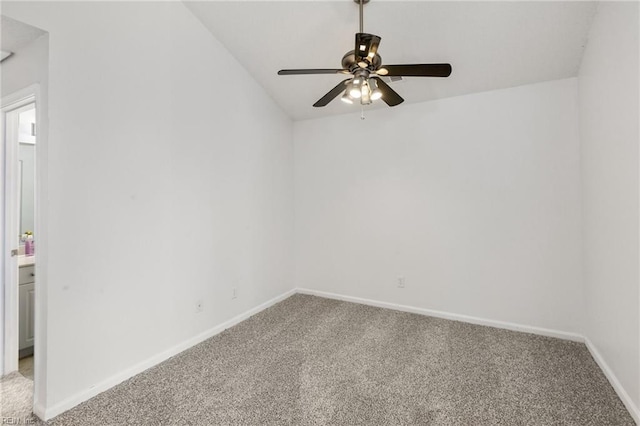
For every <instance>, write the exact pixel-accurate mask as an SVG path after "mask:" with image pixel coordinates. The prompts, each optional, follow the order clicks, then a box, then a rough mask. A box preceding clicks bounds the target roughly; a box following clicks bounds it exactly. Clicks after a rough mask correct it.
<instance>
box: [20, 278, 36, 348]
mask: <svg viewBox="0 0 640 426" xmlns="http://www.w3.org/2000/svg"><path fill="white" fill-rule="evenodd" d="M34 287H35V286H34V283H30V284H23V285H21V286H18V288H19V293H20V294H19V305H20V307H19V309H20V312H19V317H20V326H19V327H20V328H19V331H18V337H19V349H20V350H22V349H25V348H28V347H31V346H33V337H34V313H35V291H34V290H35V288H34Z"/></svg>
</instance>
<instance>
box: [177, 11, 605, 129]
mask: <svg viewBox="0 0 640 426" xmlns="http://www.w3.org/2000/svg"><path fill="white" fill-rule="evenodd" d="M185 3H186V4H187V7H188V8H189V9H190V10H191V11H192V12H193V13H194V14H195V15H196V17H198V18H199V19H200V20H201V21H202V23H203V24H204V25H205V26H206V27H207V28H208V29H209V30H210V31H211V33H212V34H213V35H214V36H215V37H216V38H217V39H218V40H220V42H222V43H223V44H224V45H225V46H226V47H227V49H228V50H229V51H230V52H231V53H232V54H233V55H234V56H235V57H236V58H237V60H238V61H239V62H240V63H241V64H242V65H243V66H244V67H245V68H246V69H247V70H248V71H249V73H250V74H251V75H252V76H253V77H254V78H255V79H256V80H257V81H258V82H259V83H260V84H261V85H262V86H263V87H264V88H265V89H266V91H267V92H268V93H269V94H270V95H271V96H272V97H273V98H274V99H275V101H276V102H277V103H278V104H279V105H280V106H281V107H282V108H283V109H284V110H285V111H286V112H287V113H288V114H289V115H290V116H291V117H293V118H294V119H306V118H314V117H320V116H324V115H331V114H341V113H347V112H354V111H359V110H360V106H359V105H346V104H344V103H342V102H340V101H339V100H338V99H336V100H334V101H333V102H332V103H330V104H329V105H328V106H327V107H325V108H313V107H312V104H313V103H314V102H315V101H316V100H318V99H319V98H320V97H321V96H323V95H324V94H325V93H326V92H327V91H329V90H330V89H331V88H333V87H334V86H335V85H336V84H337V83H338V82H339V81H341V79H343V78H344V76H342V75H309V76H308V75H303V76H278V75H277V74H276V73H277V71H278V70H279V69H282V68H339V67H340V61H341V59H342V56H343V55H344V53H346V52H347V51H348V50H351V49H353V44H354V34H355V33H356V32H357V31H358V7H357V5H356V4H355V3H354V2H353V1H352V0H340V1H293V2H292V1H284V2H272V1H260V2H245V1H240V2H238V1H233V2H226V1H214V2H196V1H185ZM595 10H596V3H594V2H501V1H495V2H493V1H492V2H456V1H451V2H432V1H425V2H421V1H406V2H405V1H382V0H371V1H370V3H368V4H367V5H365V10H364V19H365V20H364V30H365V32H369V33H373V34H376V35H379V36H381V37H382V42H381V44H380V48H379V53H380V55H381V56H382V59H383V63H385V64H401V63H431V62H449V63H451V64H452V65H453V73H452V75H451V77H449V78H420V77H413V78H412V77H409V78H406V79H404V80H403V81H401V82H396V83H392V84H391V85H392V87H393V88H394V89H395V90H396V91H397V92H398V93H400V94H401V96H402V97H404V99H405V103H412V102H422V101H427V100H432V99H439V98H445V97H451V96H458V95H464V94H469V93H474V92H482V91H488V90H495V89H501V88H508V87H513V86H518V85H522V84H528V83H534V82H540V81H547V80H553V79H560V78H567V77H572V76H576V75H577V73H578V69H579V66H580V60H581V57H582V52H583V50H584V46H585V44H586V41H587V35H588V31H589V26H590V24H591V20H592V18H593V15H594V13H595ZM203 54H206V52H203ZM221 84H224V82H223V81H222V82H221ZM403 105H404V104H401V105H400V106H398V107H396V108H402V106H403ZM367 108H388V107H387V106H386V105H385V104H384V103H383V102H382V101H377V102H376V103H374V105H373V106H369V107H367Z"/></svg>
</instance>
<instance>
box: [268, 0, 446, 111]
mask: <svg viewBox="0 0 640 426" xmlns="http://www.w3.org/2000/svg"><path fill="white" fill-rule="evenodd" d="M353 1H354V2H355V3H358V6H359V7H360V32H359V33H357V34H356V43H355V49H354V50H351V51H349V52H347V53H346V54H345V55H344V56H343V57H342V68H339V69H326V68H322V69H292V70H280V71H278V75H302V74H305V75H307V74H347V75H348V74H351V76H352V77H350V78H347V79H346V80H343V81H341V82H340V83H338V85H337V86H336V87H334V88H333V89H331V90H330V91H329V92H328V93H327V94H326V95H324V96H323V97H322V98H320V99H319V100H318V102H316V103H315V104H313V106H314V107H323V106H326V105H327V104H329V102H331V101H332V100H333V99H335V98H336V97H337V96H338V95H340V93H343V92H344V94H343V95H342V97H341V98H340V99H341V100H342V101H343V102H345V103H347V104H353V103H354V102H356V101H357V102H359V103H360V104H361V105H369V104H371V103H372V102H373V101H375V100H378V99H382V100H383V101H384V102H385V103H386V104H387V105H389V106H390V107H393V106H396V105H399V104H401V103H402V102H404V99H402V97H401V96H400V95H398V94H397V93H396V92H395V91H394V90H393V89H392V88H391V87H389V85H388V84H387V83H385V82H384V81H383V80H382V79H381V78H380V77H382V76H388V77H449V75H451V65H450V64H404V65H382V58H381V57H380V55H379V54H378V46H379V45H380V40H382V39H381V38H380V37H379V36H377V35H373V34H367V33H365V32H364V30H363V27H364V15H363V12H364V5H365V4H366V3H369V0H353Z"/></svg>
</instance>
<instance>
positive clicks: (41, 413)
mask: <svg viewBox="0 0 640 426" xmlns="http://www.w3.org/2000/svg"><path fill="white" fill-rule="evenodd" d="M295 293H299V294H308V295H312V296H319V297H325V298H328V299H336V300H342V301H345V302H352V303H359V304H363V305H369V306H375V307H379V308H387V309H393V310H396V311H402V312H409V313H414V314H420V315H427V316H432V317H437V318H443V319H448V320H453V321H461V322H467V323H471V324H478V325H485V326H489V327H496V328H503V329H507V330H513V331H520V332H524V333H532V334H538V335H541V336H548V337H555V338H559V339H564V340H571V341H574V342H584V343H585V344H586V346H587V348H588V349H589V351H590V352H591V356H593V359H594V360H595V361H596V363H597V364H598V366H599V367H600V368H601V369H602V371H603V373H604V375H605V376H606V377H607V379H608V380H609V382H610V383H611V385H612V386H613V388H614V389H615V391H616V393H617V394H618V396H619V397H620V399H621V400H622V402H623V404H624V405H625V407H626V408H627V410H629V413H630V414H631V416H632V417H633V419H634V420H635V422H636V423H637V424H639V425H640V410H639V409H638V407H637V406H636V405H635V404H634V402H633V401H632V399H631V397H629V395H628V394H627V392H626V391H625V390H624V388H623V387H622V385H621V384H620V382H619V381H618V379H617V377H616V376H615V374H613V371H612V370H611V368H609V366H608V365H607V363H606V362H605V361H604V359H603V358H602V356H601V355H600V353H599V352H598V350H597V349H596V347H595V346H594V345H593V343H592V342H591V341H590V340H589V339H588V338H587V337H585V336H582V335H581V334H577V333H570V332H565V331H559V330H552V329H547V328H540V327H533V326H528V325H522V324H515V323H510V322H505V321H496V320H490V319H485V318H478V317H472V316H468V315H461V314H454V313H449V312H442V311H435V310H431V309H424V308H416V307H413V306H407V305H400V304H396V303H388V302H381V301H377V300H371V299H364V298H360V297H354V296H345V295H341V294H336V293H328V292H324V291H317V290H310V289H305V288H297V289H293V290H289V291H287V292H285V293H283V294H281V295H280V296H277V297H274V298H273V299H271V300H268V301H267V302H265V303H262V304H261V305H258V306H256V307H255V308H253V309H250V310H248V311H246V312H244V313H242V314H240V315H238V316H235V317H233V318H231V319H230V320H228V321H225V322H223V323H222V324H219V325H217V326H216V327H213V328H211V329H209V330H207V331H205V332H203V333H201V334H199V335H197V336H195V337H192V338H191V339H188V340H186V341H184V342H182V343H180V344H178V345H176V346H174V347H172V348H170V349H167V350H166V351H164V352H162V353H160V354H158V355H155V356H153V357H151V358H149V359H147V360H145V361H143V362H141V363H139V364H136V365H134V366H133V367H131V368H128V369H127V370H125V371H122V372H120V373H118V374H116V375H114V376H112V377H109V378H108V379H106V380H103V381H102V382H100V383H98V384H96V385H95V386H92V387H91V388H89V389H86V390H85V391H83V392H80V393H78V394H76V395H73V396H71V397H69V398H67V399H65V400H64V401H62V402H60V403H58V404H56V405H54V406H52V407H48V408H45V407H43V406H41V405H39V404H37V405H35V406H34V407H33V408H34V413H35V414H36V415H37V416H38V417H40V418H41V419H43V420H49V419H51V418H53V417H55V416H57V415H59V414H61V413H63V412H65V411H67V410H69V409H71V408H73V407H75V406H76V405H78V404H80V403H82V402H84V401H86V400H88V399H90V398H92V397H94V396H96V395H98V394H99V393H102V392H104V391H106V390H108V389H110V388H112V387H113V386H116V385H117V384H119V383H122V382H123V381H125V380H127V379H129V378H131V377H133V376H135V375H136V374H140V373H142V372H143V371H145V370H147V369H149V368H151V367H153V366H155V365H157V364H160V363H161V362H163V361H165V360H167V359H169V358H171V357H172V356H174V355H177V354H179V353H180V352H182V351H184V350H186V349H189V348H190V347H192V346H195V345H197V344H198V343H201V342H203V341H205V340H207V339H208V338H210V337H213V336H215V335H216V334H218V333H221V332H222V331H224V330H226V329H228V328H230V327H233V326H234V325H236V324H238V323H239V322H241V321H244V320H245V319H247V318H249V317H251V316H253V315H255V314H257V313H258V312H260V311H262V310H264V309H266V308H268V307H270V306H273V305H275V304H276V303H278V302H280V301H282V300H284V299H286V298H288V297H289V296H292V295H293V294H295Z"/></svg>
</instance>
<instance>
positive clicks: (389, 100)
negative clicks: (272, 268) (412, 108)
mask: <svg viewBox="0 0 640 426" xmlns="http://www.w3.org/2000/svg"><path fill="white" fill-rule="evenodd" d="M373 78H375V79H376V81H377V83H378V88H379V89H380V91H381V92H382V100H383V101H385V102H386V104H387V105H389V106H390V107H394V106H396V105H400V104H401V103H403V102H404V99H402V96H400V95H398V94H397V93H396V91H395V90H393V89H392V88H391V87H389V85H388V84H387V83H385V82H384V81H382V79H381V78H377V77H373Z"/></svg>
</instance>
